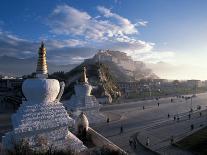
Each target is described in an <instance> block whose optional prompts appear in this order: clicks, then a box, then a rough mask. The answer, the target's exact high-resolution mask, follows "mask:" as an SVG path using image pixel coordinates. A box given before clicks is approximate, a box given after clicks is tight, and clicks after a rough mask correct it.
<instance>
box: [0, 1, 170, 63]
mask: <svg viewBox="0 0 207 155" xmlns="http://www.w3.org/2000/svg"><path fill="white" fill-rule="evenodd" d="M96 9H97V12H98V14H97V15H96V16H94V17H93V16H91V15H90V14H89V13H88V12H85V11H82V10H78V9H76V8H74V7H71V6H69V5H58V6H56V7H55V8H54V9H53V10H52V11H51V13H50V14H49V15H48V20H47V26H49V29H50V33H49V34H46V35H45V36H44V35H43V36H42V37H43V38H44V39H43V38H42V39H43V40H45V42H46V47H47V50H48V61H51V62H55V63H59V64H67V63H78V62H81V61H83V59H84V58H88V57H91V56H93V55H94V54H95V53H96V51H97V49H111V50H119V51H122V52H126V53H127V54H128V55H130V56H132V58H134V59H135V60H147V61H152V60H153V61H155V59H156V61H158V60H160V59H162V58H165V57H164V56H166V57H167V56H170V54H169V53H165V54H163V53H164V52H163V53H161V54H160V55H159V53H158V52H157V53H155V52H153V49H154V46H155V44H154V43H151V42H147V41H143V40H141V39H137V38H138V34H139V31H138V27H139V26H146V25H147V23H148V22H147V21H144V20H142V21H140V22H138V23H133V22H131V21H130V20H129V19H127V18H125V17H122V16H121V15H119V14H117V13H114V12H113V11H112V10H111V9H108V8H106V7H103V6H98V7H97V8H96ZM48 36H50V37H48ZM62 38H64V39H62ZM42 39H41V40H42ZM38 48H39V42H38V41H30V40H26V39H23V38H21V37H18V36H16V35H14V34H11V33H8V32H3V31H2V30H1V29H0V55H9V56H15V57H21V58H26V57H34V56H36V55H37V50H38ZM143 53H144V54H143Z"/></svg>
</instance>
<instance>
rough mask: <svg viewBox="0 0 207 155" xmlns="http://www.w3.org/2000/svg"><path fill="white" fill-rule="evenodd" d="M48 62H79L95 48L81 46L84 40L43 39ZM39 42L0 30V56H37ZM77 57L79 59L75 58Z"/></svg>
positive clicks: (93, 52) (91, 53) (94, 50)
mask: <svg viewBox="0 0 207 155" xmlns="http://www.w3.org/2000/svg"><path fill="white" fill-rule="evenodd" d="M45 45H46V48H47V58H48V61H49V62H54V63H57V64H73V63H80V62H81V59H80V57H81V58H82V60H83V58H88V57H91V56H92V55H94V54H95V52H96V49H93V48H89V47H83V45H84V42H81V41H79V40H74V39H71V40H70V39H68V40H62V41H60V40H45ZM39 46H40V41H39V42H34V41H29V40H26V39H22V38H20V37H18V36H15V35H13V34H11V33H6V32H2V31H0V56H3V55H7V56H12V57H18V58H29V57H37V52H38V48H39ZM75 58H79V59H75Z"/></svg>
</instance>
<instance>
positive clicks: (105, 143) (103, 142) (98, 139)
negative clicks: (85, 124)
mask: <svg viewBox="0 0 207 155" xmlns="http://www.w3.org/2000/svg"><path fill="white" fill-rule="evenodd" d="M88 134H89V136H90V138H91V141H92V142H93V144H94V145H96V146H98V147H105V148H107V149H110V150H115V151H120V152H121V154H124V155H125V154H127V153H126V152H125V151H124V150H122V149H121V148H120V147H118V146H117V145H115V144H114V143H112V142H111V141H109V140H108V139H106V138H105V137H104V136H102V135H101V134H99V133H98V132H96V131H95V130H93V129H92V128H90V127H89V128H88Z"/></svg>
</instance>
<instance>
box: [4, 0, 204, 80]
mask: <svg viewBox="0 0 207 155" xmlns="http://www.w3.org/2000/svg"><path fill="white" fill-rule="evenodd" d="M0 3H1V5H0V55H5V54H6V55H10V56H16V57H21V58H27V57H33V56H35V55H36V51H37V48H38V46H39V42H40V41H41V40H44V41H45V43H46V46H47V48H48V60H49V61H51V62H55V63H64V64H69V63H79V62H81V61H82V60H83V59H84V58H88V57H91V56H92V55H93V54H94V53H95V51H96V49H99V48H101V49H112V50H120V51H124V52H126V53H127V54H128V55H131V56H132V58H133V59H134V60H141V61H145V62H146V63H153V64H154V66H153V67H152V65H150V66H151V67H152V69H154V70H155V71H156V72H157V73H158V74H159V75H161V77H163V78H178V79H182V78H199V79H207V72H206V74H205V72H203V70H207V68H205V66H207V63H206V61H205V58H206V57H207V53H206V50H207V44H206V41H207V29H206V28H207V20H206V19H207V11H206V7H207V1H206V0H96V1H94V0H44V1H43V0H33V1H32V0H19V1H15V0H2V1H1V2H0ZM160 62H162V63H160ZM160 65H161V66H160ZM163 65H164V67H163ZM160 68H162V69H160ZM178 68H179V69H178ZM163 72H164V73H163Z"/></svg>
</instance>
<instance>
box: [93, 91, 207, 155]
mask: <svg viewBox="0 0 207 155" xmlns="http://www.w3.org/2000/svg"><path fill="white" fill-rule="evenodd" d="M206 101H207V93H203V94H198V95H197V97H194V98H193V99H192V102H191V100H190V99H189V100H185V99H183V98H175V97H174V98H173V102H171V98H162V99H160V100H159V101H156V100H146V101H138V102H131V103H123V104H119V105H108V106H105V107H103V108H102V109H101V111H102V112H103V113H105V114H106V115H108V117H109V118H110V120H111V121H110V122H109V123H101V124H97V125H95V126H94V128H95V129H96V130H97V131H98V132H100V133H101V134H103V135H104V136H106V137H107V138H109V139H110V140H111V141H112V142H114V143H115V144H117V145H118V146H120V147H121V148H123V149H125V151H127V152H129V154H154V153H153V152H152V151H150V150H153V151H155V152H158V153H160V154H172V155H173V154H191V153H189V152H186V151H183V150H180V149H178V148H176V147H174V146H172V145H171V139H172V136H173V141H174V142H175V141H177V140H180V139H182V138H184V137H185V136H187V135H189V134H191V133H192V132H195V131H197V130H198V129H200V128H202V127H204V126H206V120H207V112H206V106H207V102H206ZM158 102H159V106H158V104H157V103H158ZM199 106H200V107H201V109H200V110H198V107H199ZM191 108H193V110H194V111H193V112H190V109H191ZM189 114H190V116H189ZM174 117H175V120H174ZM192 124H193V130H192V129H191V128H192ZM121 127H122V128H123V133H120V132H121ZM147 137H148V139H149V141H150V144H149V145H148V146H146V141H147ZM131 139H132V140H133V142H134V140H136V142H137V143H136V146H135V147H134V145H130V140H131ZM143 146H144V147H143ZM148 148H149V149H148Z"/></svg>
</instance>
